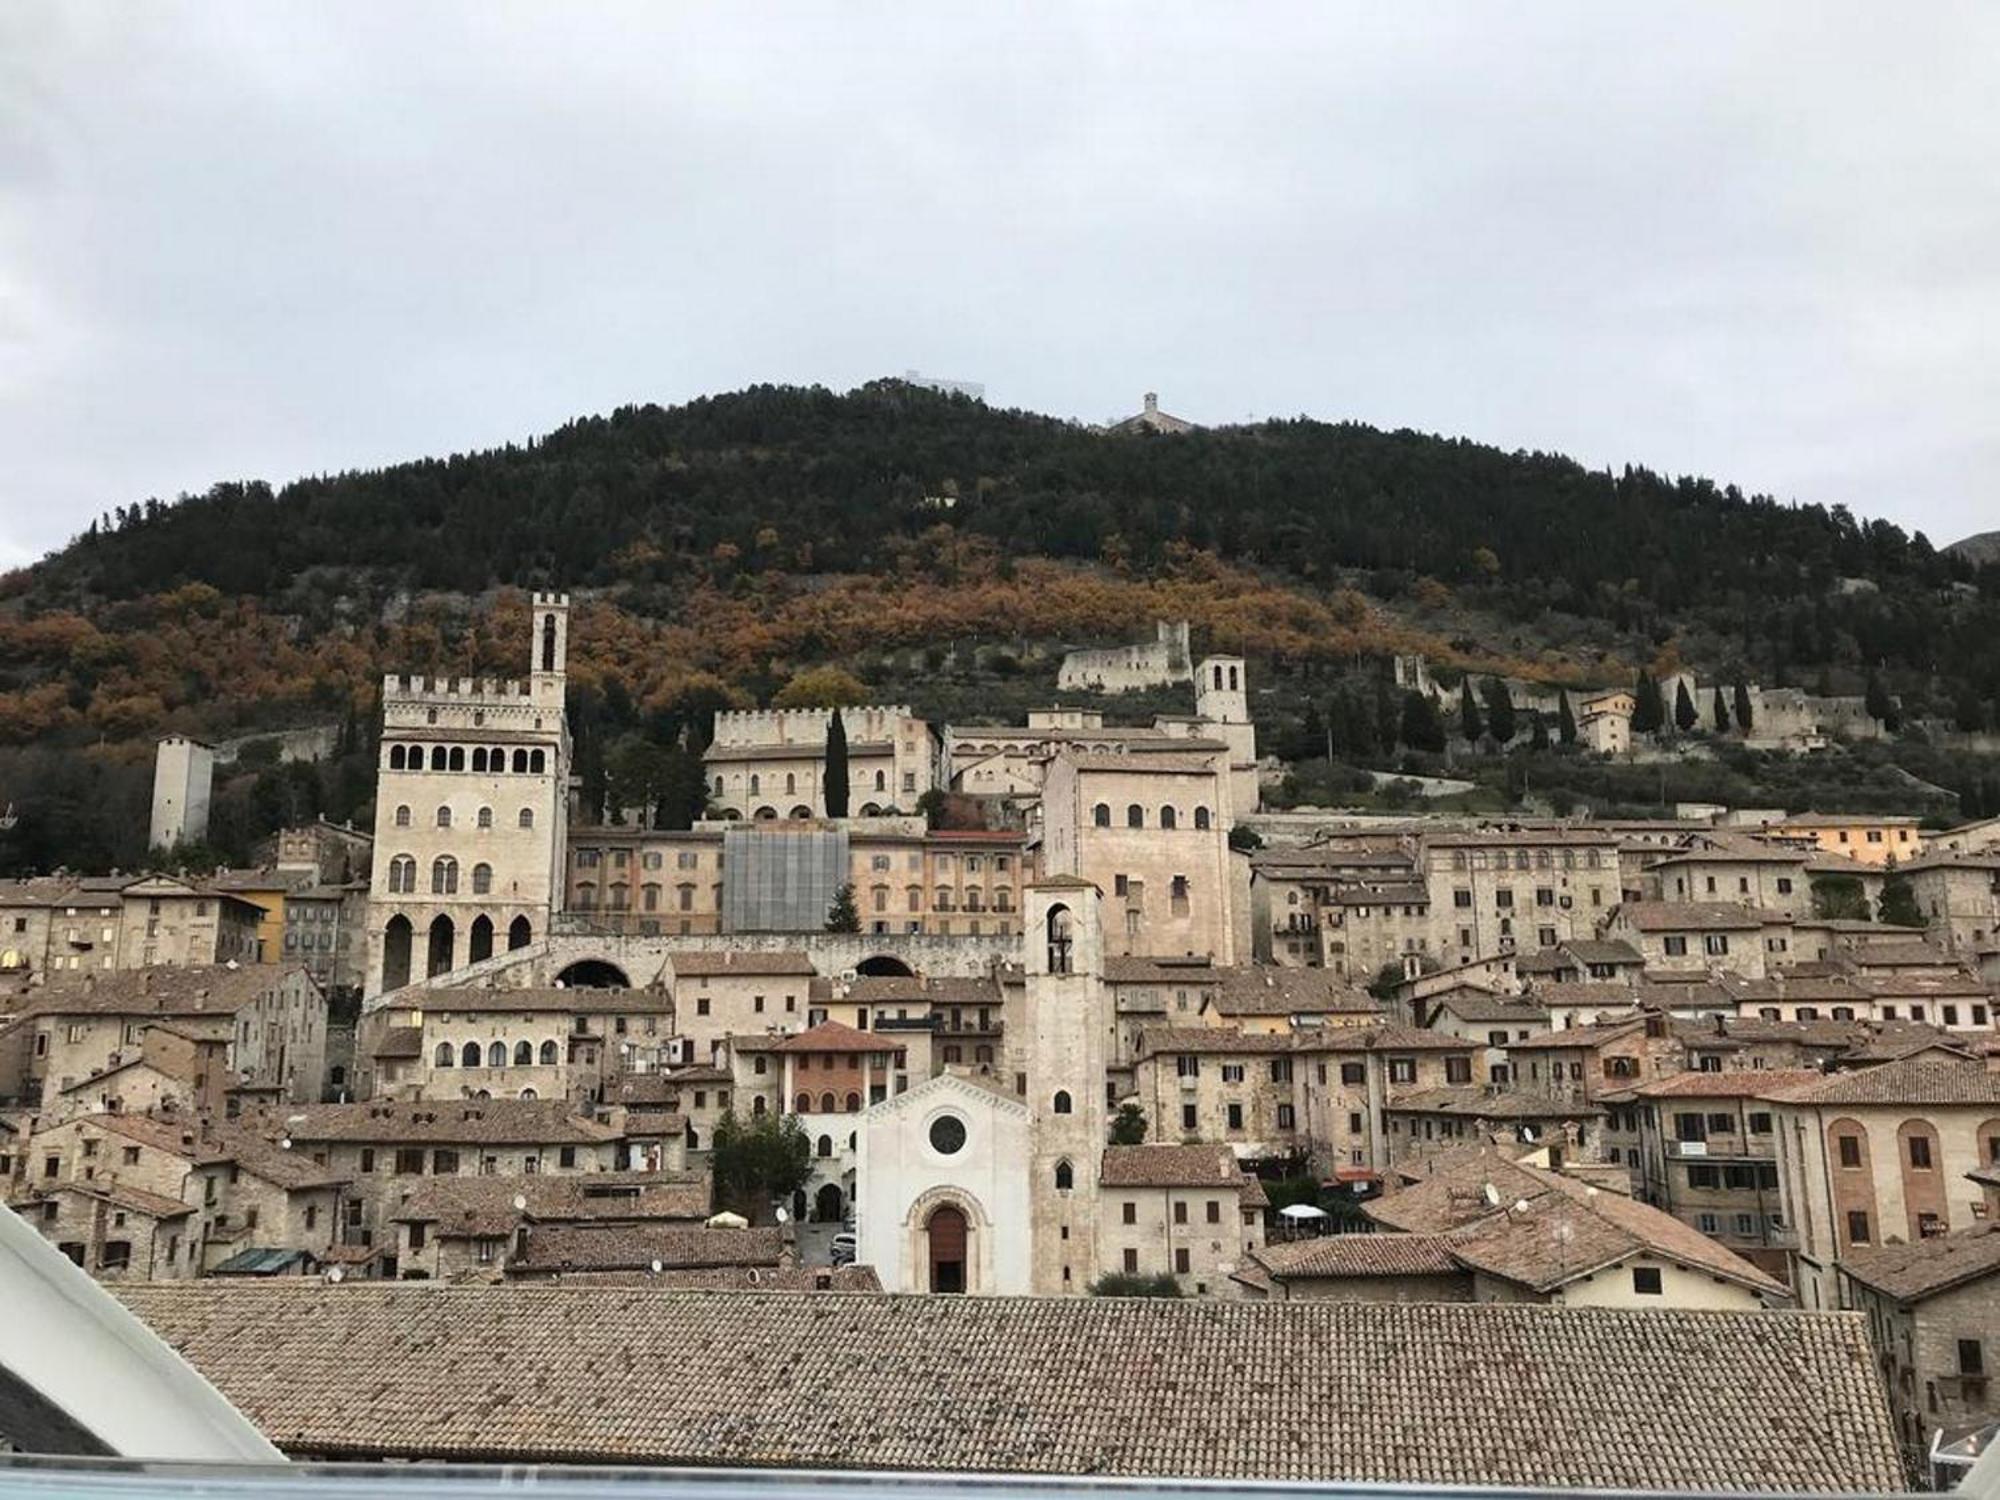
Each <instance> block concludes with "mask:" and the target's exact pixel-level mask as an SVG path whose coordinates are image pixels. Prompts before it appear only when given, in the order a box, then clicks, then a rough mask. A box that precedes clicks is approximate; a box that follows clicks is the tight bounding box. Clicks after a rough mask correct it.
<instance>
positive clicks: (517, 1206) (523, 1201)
mask: <svg viewBox="0 0 2000 1500" xmlns="http://www.w3.org/2000/svg"><path fill="white" fill-rule="evenodd" d="M527 1211H528V1195H527V1194H526V1193H516V1194H515V1195H514V1212H516V1213H526V1212H527Z"/></svg>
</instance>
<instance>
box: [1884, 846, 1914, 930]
mask: <svg viewBox="0 0 2000 1500" xmlns="http://www.w3.org/2000/svg"><path fill="white" fill-rule="evenodd" d="M1875 919H1876V920H1877V921H1879V922H1887V923H1888V924H1889V925H1890V926H1891V927H1922V926H1923V925H1924V914H1923V912H1922V911H1921V910H1919V909H1918V907H1917V893H1916V891H1915V889H1914V888H1912V886H1911V885H1910V877H1909V876H1907V875H1905V874H1904V873H1903V872H1902V871H1901V870H1899V869H1897V868H1896V865H1895V861H1894V860H1891V861H1890V863H1889V871H1888V874H1887V876H1886V877H1885V878H1884V879H1883V881H1882V895H1881V897H1880V898H1879V899H1878V900H1877V902H1876V911H1875Z"/></svg>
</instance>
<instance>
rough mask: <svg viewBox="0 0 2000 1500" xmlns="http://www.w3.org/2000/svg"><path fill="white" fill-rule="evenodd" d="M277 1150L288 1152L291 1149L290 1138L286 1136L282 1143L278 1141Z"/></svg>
mask: <svg viewBox="0 0 2000 1500" xmlns="http://www.w3.org/2000/svg"><path fill="white" fill-rule="evenodd" d="M278 1149H279V1150H280V1151H289V1150H291V1149H292V1138H291V1137H290V1136H286V1137H285V1138H284V1139H283V1140H282V1141H279V1142H278Z"/></svg>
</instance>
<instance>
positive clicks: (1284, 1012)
mask: <svg viewBox="0 0 2000 1500" xmlns="http://www.w3.org/2000/svg"><path fill="white" fill-rule="evenodd" d="M1216 972H1217V973H1218V975H1219V976H1220V978H1221V983H1220V985H1219V986H1218V987H1217V988H1216V990H1215V992H1214V993H1213V994H1212V995H1210V996H1209V997H1208V1001H1207V1003H1208V1004H1210V1005H1213V1006H1214V1007H1215V1010H1216V1014H1218V1015H1224V1016H1295V1015H1380V1014H1381V1012H1382V1006H1381V1004H1380V1002H1378V1001H1377V1000H1376V999H1375V997H1374V996H1373V995H1370V994H1368V993H1367V992H1365V991H1363V990H1359V989H1356V988H1355V987H1354V986H1353V985H1351V984H1348V983H1346V982H1344V981H1342V980H1339V979H1336V978H1334V977H1333V976H1332V975H1330V974H1328V973H1327V972H1326V971H1325V970H1323V969H1280V968H1272V967H1268V966H1260V967H1257V968H1231V969H1220V970H1217V971H1216Z"/></svg>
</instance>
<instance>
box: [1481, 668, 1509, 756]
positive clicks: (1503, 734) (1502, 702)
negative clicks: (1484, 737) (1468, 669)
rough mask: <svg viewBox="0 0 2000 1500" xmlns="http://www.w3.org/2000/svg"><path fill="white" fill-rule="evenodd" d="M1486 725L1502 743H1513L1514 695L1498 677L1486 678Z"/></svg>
mask: <svg viewBox="0 0 2000 1500" xmlns="http://www.w3.org/2000/svg"><path fill="white" fill-rule="evenodd" d="M1486 727H1487V728H1488V729H1490V730H1491V731H1492V732H1493V738H1494V739H1495V740H1496V741H1498V742H1499V743H1500V744H1502V745H1505V744H1509V743H1511V742H1512V740H1513V738H1514V731H1515V728H1516V725H1515V723H1514V695H1513V694H1512V693H1510V692H1508V691H1507V684H1506V683H1504V682H1502V681H1501V680H1500V679H1499V678H1497V677H1489V678H1487V679H1486Z"/></svg>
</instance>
